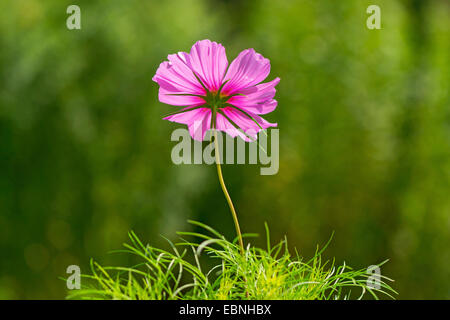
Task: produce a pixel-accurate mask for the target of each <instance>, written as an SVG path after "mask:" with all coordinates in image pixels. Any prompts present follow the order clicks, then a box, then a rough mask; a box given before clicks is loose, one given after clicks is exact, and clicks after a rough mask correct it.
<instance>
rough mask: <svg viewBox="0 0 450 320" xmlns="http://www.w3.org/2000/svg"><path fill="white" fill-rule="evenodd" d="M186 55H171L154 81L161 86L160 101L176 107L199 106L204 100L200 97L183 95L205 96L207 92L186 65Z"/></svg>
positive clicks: (160, 66) (160, 68) (182, 53)
mask: <svg viewBox="0 0 450 320" xmlns="http://www.w3.org/2000/svg"><path fill="white" fill-rule="evenodd" d="M186 55H187V54H186V53H184V52H180V53H178V54H171V55H169V56H168V59H169V61H164V62H163V63H161V64H160V65H159V68H158V70H157V71H156V74H155V76H154V77H153V81H155V82H157V83H158V84H159V86H160V87H159V100H160V101H161V102H163V103H167V104H171V105H175V106H199V105H202V104H204V100H203V99H201V98H199V97H194V96H189V95H183V94H196V95H204V94H205V90H204V89H203V88H202V86H201V84H200V83H199V82H198V80H197V79H196V78H195V76H194V74H193V72H192V70H191V69H190V68H189V67H188V66H187V65H186V61H185V59H186Z"/></svg>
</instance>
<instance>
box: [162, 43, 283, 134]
mask: <svg viewBox="0 0 450 320" xmlns="http://www.w3.org/2000/svg"><path fill="white" fill-rule="evenodd" d="M168 60H169V61H164V62H162V63H161V64H160V66H159V68H158V70H157V71H156V74H155V76H154V77H153V81H155V82H157V83H158V84H159V100H160V101H161V102H163V103H167V104H170V105H174V106H182V107H183V108H181V109H180V110H178V111H176V112H174V113H173V114H171V115H169V116H167V117H165V118H164V119H165V120H169V121H173V122H178V123H183V124H186V125H187V126H188V128H189V132H190V134H191V136H192V138H194V139H195V140H203V139H204V137H205V133H206V132H207V131H208V130H209V129H211V128H215V129H217V130H220V131H224V132H226V133H227V134H229V135H230V136H232V137H236V136H239V137H241V138H242V139H244V140H245V141H251V140H252V139H256V137H257V133H258V132H259V131H260V130H263V129H266V128H268V127H275V126H277V124H276V123H270V122H268V121H266V120H264V119H263V118H262V117H261V116H260V115H261V114H266V113H269V112H272V111H273V110H274V109H275V108H276V107H277V101H276V100H274V99H273V97H274V96H275V91H276V90H275V86H276V85H277V84H278V82H280V79H279V78H275V79H274V80H272V81H270V82H266V83H260V82H261V81H263V80H264V79H266V77H267V76H268V75H269V72H270V61H269V60H268V59H266V58H264V57H263V56H262V55H260V54H259V53H256V52H255V50H254V49H246V50H244V51H242V52H241V53H240V54H239V55H238V56H237V58H236V59H234V60H233V61H232V62H231V64H230V65H229V66H228V60H227V56H226V54H225V48H224V47H223V46H222V45H221V44H220V43H216V42H212V41H210V40H201V41H198V42H196V43H195V44H194V45H193V46H192V49H191V52H190V53H186V52H179V53H177V54H170V55H169V56H168Z"/></svg>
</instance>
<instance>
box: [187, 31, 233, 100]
mask: <svg viewBox="0 0 450 320" xmlns="http://www.w3.org/2000/svg"><path fill="white" fill-rule="evenodd" d="M187 64H188V65H189V67H190V68H191V69H192V70H193V71H194V72H195V74H196V75H197V76H198V77H199V78H200V79H201V80H202V82H203V84H205V86H206V87H207V88H208V90H210V91H217V90H218V89H219V88H220V86H221V85H222V80H223V77H224V75H225V71H226V70H227V67H228V59H227V55H226V53H225V48H224V47H223V46H222V45H221V44H220V43H217V42H211V41H210V40H201V41H197V42H196V43H195V44H194V45H193V46H192V49H191V52H190V55H189V57H188V58H187Z"/></svg>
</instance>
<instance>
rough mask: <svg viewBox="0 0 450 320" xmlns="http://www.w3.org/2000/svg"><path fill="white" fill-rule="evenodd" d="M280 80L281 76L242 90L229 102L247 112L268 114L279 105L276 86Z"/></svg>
mask: <svg viewBox="0 0 450 320" xmlns="http://www.w3.org/2000/svg"><path fill="white" fill-rule="evenodd" d="M279 82H280V78H275V79H274V80H272V81H270V82H266V83H261V84H259V85H256V86H253V87H249V88H246V89H243V90H240V91H239V93H240V94H242V95H237V96H233V97H231V98H230V99H229V100H228V102H229V103H230V104H232V105H234V106H236V107H239V108H241V109H243V110H244V111H247V112H252V113H255V114H266V113H269V112H272V111H273V110H275V108H276V107H277V101H276V100H274V99H273V97H274V96H275V92H276V90H275V86H276V85H277V84H278V83H279Z"/></svg>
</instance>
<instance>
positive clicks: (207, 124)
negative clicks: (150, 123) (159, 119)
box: [164, 108, 211, 141]
mask: <svg viewBox="0 0 450 320" xmlns="http://www.w3.org/2000/svg"><path fill="white" fill-rule="evenodd" d="M185 109H189V108H185ZM164 120H169V121H172V122H177V123H182V124H187V125H188V128H189V133H190V134H191V137H192V139H194V140H199V141H203V139H204V137H205V134H206V132H207V131H208V130H209V129H210V128H211V109H209V108H198V109H195V110H191V111H186V112H183V113H178V114H174V115H171V116H168V117H165V118H164Z"/></svg>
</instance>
